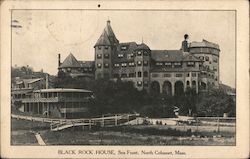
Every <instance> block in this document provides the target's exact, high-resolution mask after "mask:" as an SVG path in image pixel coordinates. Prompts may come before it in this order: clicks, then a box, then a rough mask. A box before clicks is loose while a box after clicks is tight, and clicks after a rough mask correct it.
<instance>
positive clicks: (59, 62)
mask: <svg viewBox="0 0 250 159" xmlns="http://www.w3.org/2000/svg"><path fill="white" fill-rule="evenodd" d="M60 65H61V54H58V67H60Z"/></svg>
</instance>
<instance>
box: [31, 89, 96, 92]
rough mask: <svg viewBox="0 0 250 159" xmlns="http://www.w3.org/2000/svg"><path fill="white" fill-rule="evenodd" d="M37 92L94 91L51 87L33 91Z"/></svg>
mask: <svg viewBox="0 0 250 159" xmlns="http://www.w3.org/2000/svg"><path fill="white" fill-rule="evenodd" d="M33 92H35V93H39V92H80V93H92V91H89V90H85V89H74V88H50V89H40V90H35V91H33Z"/></svg>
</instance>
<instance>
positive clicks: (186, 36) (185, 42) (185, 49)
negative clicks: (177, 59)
mask: <svg viewBox="0 0 250 159" xmlns="http://www.w3.org/2000/svg"><path fill="white" fill-rule="evenodd" d="M187 39H188V34H185V35H184V40H183V41H182V45H181V50H182V51H183V52H188V51H189V49H188V42H187Z"/></svg>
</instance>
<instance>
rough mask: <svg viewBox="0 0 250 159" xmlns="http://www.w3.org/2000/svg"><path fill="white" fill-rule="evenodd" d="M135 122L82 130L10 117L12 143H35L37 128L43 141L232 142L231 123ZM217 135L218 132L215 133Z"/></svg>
mask: <svg viewBox="0 0 250 159" xmlns="http://www.w3.org/2000/svg"><path fill="white" fill-rule="evenodd" d="M214 129H215V127H199V128H198V130H199V131H200V132H199V133H196V132H195V131H194V130H196V127H195V126H185V127H183V126H165V125H141V126H139V125H137V126H120V127H110V128H107V127H106V128H96V129H94V128H93V129H92V130H82V129H81V128H80V127H79V128H74V129H73V128H71V129H66V130H62V131H58V132H52V131H50V128H49V124H48V123H41V122H32V121H25V120H16V119H12V132H11V143H12V145H38V144H37V141H36V138H35V136H34V133H32V131H35V132H39V133H40V134H41V137H42V138H43V140H44V142H45V143H46V145H199V146H201V145H235V137H234V134H235V130H234V127H231V128H228V127H223V128H222V127H221V128H220V130H221V131H220V133H217V132H215V131H214ZM218 135H220V136H219V137H218Z"/></svg>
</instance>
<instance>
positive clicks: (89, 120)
mask: <svg viewBox="0 0 250 159" xmlns="http://www.w3.org/2000/svg"><path fill="white" fill-rule="evenodd" d="M91 124H92V122H91V119H89V130H91Z"/></svg>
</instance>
